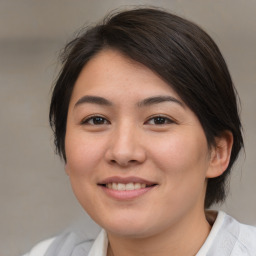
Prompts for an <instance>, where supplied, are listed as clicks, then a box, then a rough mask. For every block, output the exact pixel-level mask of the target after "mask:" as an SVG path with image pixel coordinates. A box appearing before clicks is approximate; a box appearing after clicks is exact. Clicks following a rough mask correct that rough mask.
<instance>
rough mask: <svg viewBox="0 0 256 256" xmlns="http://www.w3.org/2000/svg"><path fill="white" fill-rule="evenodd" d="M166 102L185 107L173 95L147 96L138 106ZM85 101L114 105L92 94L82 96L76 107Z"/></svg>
mask: <svg viewBox="0 0 256 256" xmlns="http://www.w3.org/2000/svg"><path fill="white" fill-rule="evenodd" d="M164 102H174V103H177V104H179V105H180V106H182V107H183V108H184V104H183V103H182V102H181V101H179V100H178V99H176V98H174V97H172V96H165V95H159V96H153V97H149V98H146V99H144V100H142V101H140V102H138V103H137V106H138V107H146V106H150V105H154V104H159V103H164ZM84 103H92V104H97V105H103V106H113V103H112V102H111V101H109V100H107V99H105V98H103V97H99V96H91V95H86V96H83V97H82V98H80V99H79V100H78V101H77V102H76V104H75V107H77V106H79V105H81V104H84Z"/></svg>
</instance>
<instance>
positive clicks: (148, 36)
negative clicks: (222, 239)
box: [49, 8, 243, 208]
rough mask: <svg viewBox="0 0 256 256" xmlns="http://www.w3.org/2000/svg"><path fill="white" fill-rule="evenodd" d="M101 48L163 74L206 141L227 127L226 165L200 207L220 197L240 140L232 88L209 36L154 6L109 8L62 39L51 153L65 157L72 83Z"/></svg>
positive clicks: (211, 141)
mask: <svg viewBox="0 0 256 256" xmlns="http://www.w3.org/2000/svg"><path fill="white" fill-rule="evenodd" d="M106 48H113V49H115V50H118V51H120V52H121V53H122V54H124V55H125V56H127V57H129V58H131V59H133V60H135V61H137V62H139V63H142V64H143V65H145V66H147V67H148V68H150V69H151V70H152V71H154V72H156V73H157V74H158V75H159V76H160V77H161V78H162V79H163V80H165V81H166V82H167V83H168V84H169V85H170V86H171V87H172V88H173V89H174V90H175V91H176V92H177V93H178V95H179V96H180V97H181V98H182V100H183V101H184V102H185V104H186V105H187V106H188V107H189V108H190V109H191V110H192V111H193V112H194V113H195V114H196V115H197V117H198V119H199V121H200V123H201V125H202V127H203V129H204V132H205V135H206V138H207V142H208V145H209V146H212V145H214V143H215V138H216V137H217V136H220V135H221V133H222V132H223V131H225V130H228V131H231V132H232V134H233V137H234V142H233V148H232V152H231V158H230V163H229V166H228V168H227V170H226V171H225V172H224V173H223V174H222V175H221V176H219V177H217V178H211V179H209V180H208V184H207V192H206V198H205V207H206V208H208V207H209V206H211V205H212V204H213V203H218V202H221V201H223V200H224V199H225V197H226V180H227V176H228V175H229V173H230V170H231V167H232V165H233V163H234V162H235V160H236V158H237V156H238V154H239V151H240V149H241V147H242V146H243V137H242V133H241V123H240V118H239V114H238V108H237V95H236V90H235V88H234V86H233V83H232V80H231V77H230V74H229V71H228V68H227V65H226V63H225V61H224V59H223V57H222V55H221V53H220V51H219V49H218V47H217V46H216V44H215V43H214V41H213V40H212V39H211V38H210V36H209V35H208V34H206V33H205V32H204V31H203V30H202V29H201V28H199V27H198V26H197V25H195V24H194V23H192V22H190V21H187V20H186V19H183V18H181V17H179V16H176V15H173V14H171V13H167V12H165V11H162V10H159V9H153V8H140V9H134V10H129V11H123V12H120V13H117V14H112V15H110V16H108V17H107V18H105V19H104V20H103V22H101V23H100V24H98V25H96V26H94V27H91V28H89V29H87V30H86V31H84V32H82V33H80V34H79V35H78V36H77V37H76V38H75V39H74V40H72V41H71V42H70V43H68V44H67V46H66V47H65V49H64V51H63V54H62V64H63V66H62V69H61V71H60V74H59V76H58V79H57V81H56V84H55V87H54V90H53V94H52V101H51V106H50V113H49V118H50V124H51V127H52V129H53V131H54V135H55V145H56V151H57V153H59V154H60V156H62V157H63V159H64V160H65V161H66V155H65V134H66V122H67V112H68V106H69V101H70V97H71V94H72V90H73V87H74V84H75V82H76V80H77V78H78V76H79V74H80V72H81V70H82V68H83V67H84V65H85V64H86V63H87V62H88V61H89V60H90V59H91V58H92V57H93V56H95V55H96V54H97V53H98V52H100V51H101V50H103V49H106Z"/></svg>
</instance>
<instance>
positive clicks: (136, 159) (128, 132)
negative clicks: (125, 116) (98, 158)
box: [105, 124, 146, 167]
mask: <svg viewBox="0 0 256 256" xmlns="http://www.w3.org/2000/svg"><path fill="white" fill-rule="evenodd" d="M137 130H138V129H136V128H135V127H134V126H131V125H125V124H124V125H122V126H121V127H119V128H118V129H115V130H114V131H113V134H112V136H111V139H110V143H109V147H108V149H107V151H106V155H105V157H106V159H107V161H108V162H109V163H111V164H116V165H119V166H121V167H128V166H131V165H136V164H141V163H143V162H144V161H145V159H146V152H145V149H144V146H143V141H142V139H141V136H140V133H139V131H137Z"/></svg>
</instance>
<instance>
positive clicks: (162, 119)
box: [145, 115, 175, 125]
mask: <svg viewBox="0 0 256 256" xmlns="http://www.w3.org/2000/svg"><path fill="white" fill-rule="evenodd" d="M152 120H153V121H154V122H155V123H154V124H150V123H149V122H150V121H152ZM156 122H160V123H158V124H156ZM172 123H175V121H173V120H172V119H170V118H169V117H166V116H161V115H158V116H153V117H150V118H149V119H148V120H147V121H146V122H145V124H149V125H165V124H172Z"/></svg>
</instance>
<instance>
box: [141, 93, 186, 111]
mask: <svg viewBox="0 0 256 256" xmlns="http://www.w3.org/2000/svg"><path fill="white" fill-rule="evenodd" d="M163 102H174V103H177V104H179V105H180V106H182V107H183V108H184V104H183V103H182V102H181V101H179V100H178V99H176V98H174V97H172V96H165V95H159V96H154V97H150V98H147V99H144V100H142V101H141V102H139V103H138V106H139V107H145V106H150V105H154V104H158V103H163Z"/></svg>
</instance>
